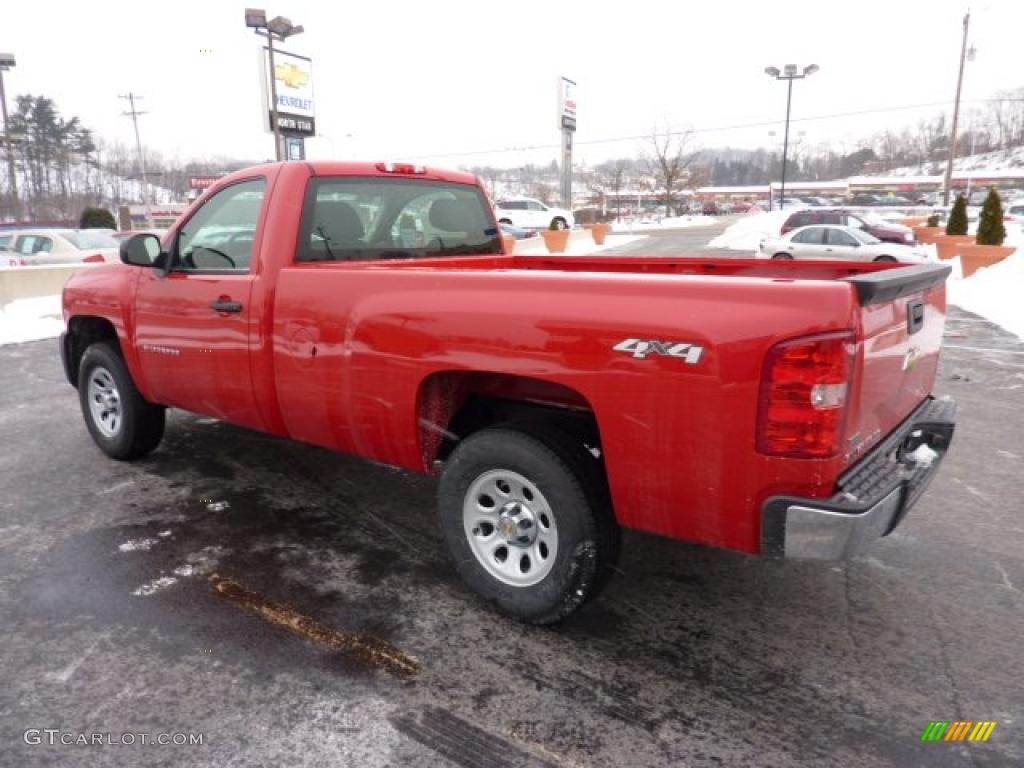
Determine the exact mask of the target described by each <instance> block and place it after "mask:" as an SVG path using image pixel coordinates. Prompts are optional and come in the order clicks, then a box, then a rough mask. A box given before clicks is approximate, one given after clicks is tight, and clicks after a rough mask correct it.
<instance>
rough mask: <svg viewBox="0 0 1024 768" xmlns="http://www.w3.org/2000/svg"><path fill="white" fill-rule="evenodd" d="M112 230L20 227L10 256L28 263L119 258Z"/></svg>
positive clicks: (74, 261)
mask: <svg viewBox="0 0 1024 768" xmlns="http://www.w3.org/2000/svg"><path fill="white" fill-rule="evenodd" d="M112 232H113V231H112V230H109V229H19V230H16V231H14V232H12V233H11V234H12V235H13V239H12V242H11V244H10V245H9V246H8V248H9V250H10V253H9V254H8V255H10V256H13V257H15V258H18V259H21V261H22V263H23V264H25V265H28V266H33V265H36V264H77V263H80V262H83V261H85V262H98V263H101V262H110V263H113V262H117V261H120V255H119V254H120V250H119V249H120V243H118V242H117V240H115V239H114V238H113V236H112Z"/></svg>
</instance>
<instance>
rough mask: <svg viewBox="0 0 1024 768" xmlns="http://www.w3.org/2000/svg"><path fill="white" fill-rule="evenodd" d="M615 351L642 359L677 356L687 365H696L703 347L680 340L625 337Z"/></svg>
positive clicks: (702, 352)
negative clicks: (651, 356) (657, 356)
mask: <svg viewBox="0 0 1024 768" xmlns="http://www.w3.org/2000/svg"><path fill="white" fill-rule="evenodd" d="M612 349H614V350H615V351H616V352H629V353H631V354H632V355H633V357H635V358H638V359H640V360H643V359H644V358H646V357H647V356H648V355H664V356H665V357H678V358H680V359H681V360H683V361H684V362H685V363H687V364H689V365H696V364H697V363H699V362H700V358H701V356H702V355H703V354H704V347H701V346H698V345H697V344H688V343H686V342H681V341H657V340H656V339H626V340H625V341H620V342H619V343H618V344H616V345H615V346H614V347H612Z"/></svg>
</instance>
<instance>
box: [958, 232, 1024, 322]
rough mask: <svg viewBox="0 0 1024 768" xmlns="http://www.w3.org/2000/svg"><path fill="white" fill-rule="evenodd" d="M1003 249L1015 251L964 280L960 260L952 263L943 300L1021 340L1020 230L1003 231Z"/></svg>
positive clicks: (1023, 280)
mask: <svg viewBox="0 0 1024 768" xmlns="http://www.w3.org/2000/svg"><path fill="white" fill-rule="evenodd" d="M1005 245H1015V246H1017V250H1016V251H1014V252H1013V253H1012V254H1011V255H1010V256H1008V257H1007V258H1005V259H1003V260H1002V261H1000V262H999V263H998V264H994V265H992V266H991V267H987V268H986V269H981V270H978V271H977V272H975V273H974V274H973V275H971V276H970V277H968V278H967V279H963V278H962V277H961V275H962V274H963V272H962V269H961V266H960V258H959V257H957V258H955V259H953V261H952V262H951V263H952V265H953V275H952V276H951V277H950V279H949V281H948V282H947V283H946V296H947V298H948V300H949V303H950V304H956V305H957V306H958V307H962V308H963V309H966V310H967V311H968V312H973V313H974V314H976V315H981V316H982V317H984V318H985V319H987V320H991V321H992V322H993V323H996V324H997V325H1001V326H1002V327H1003V328H1005V329H1006V330H1008V331H1009V332H1010V333H1013V334H1016V335H1017V336H1019V337H1020V338H1021V339H1024V302H1022V301H1021V296H1024V247H1022V246H1024V234H1022V232H1021V228H1020V227H1012V226H1008V227H1007V228H1006V242H1005Z"/></svg>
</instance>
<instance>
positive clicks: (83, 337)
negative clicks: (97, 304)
mask: <svg viewBox="0 0 1024 768" xmlns="http://www.w3.org/2000/svg"><path fill="white" fill-rule="evenodd" d="M98 342H110V343H112V344H113V345H114V347H115V349H117V351H118V353H119V354H120V355H121V357H122V358H123V357H124V350H123V349H122V348H121V339H120V337H119V336H118V335H117V329H116V328H115V327H114V324H113V323H112V322H111V321H110V320H109V319H108V318H105V317H99V316H96V315H77V316H75V317H72V318H71V319H70V320H68V329H67V333H65V334H64V336H63V338H62V344H63V349H62V350H61V354H62V356H63V360H64V373H65V375H66V376H67V378H68V381H69V382H70V384H71V386H73V387H76V388H77V387H78V370H79V367H80V366H81V363H82V355H84V354H85V350H87V349H88V348H89V346H90V345H92V344H96V343H98Z"/></svg>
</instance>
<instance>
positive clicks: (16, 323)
mask: <svg viewBox="0 0 1024 768" xmlns="http://www.w3.org/2000/svg"><path fill="white" fill-rule="evenodd" d="M63 330H64V320H63V318H62V317H61V308H60V295H59V294H58V295H57V296H39V297H36V298H31V299H18V300H17V301H12V302H10V303H8V304H2V305H0V344H17V343H20V342H23V341H36V340H37V339H51V338H54V337H56V336H58V335H60V332H61V331H63Z"/></svg>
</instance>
